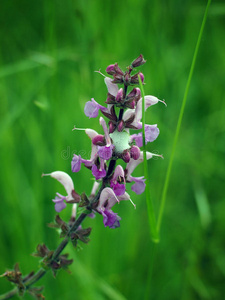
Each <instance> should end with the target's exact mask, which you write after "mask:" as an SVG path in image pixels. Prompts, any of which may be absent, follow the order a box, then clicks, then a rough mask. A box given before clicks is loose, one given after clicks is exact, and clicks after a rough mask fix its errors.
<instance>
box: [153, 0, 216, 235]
mask: <svg viewBox="0 0 225 300" xmlns="http://www.w3.org/2000/svg"><path fill="white" fill-rule="evenodd" d="M210 3H211V0H208V3H207V6H206V9H205V14H204V17H203V20H202V25H201V28H200V31H199V35H198V40H197V43H196V46H195V51H194V55H193V59H192V63H191V68H190V72H189V76H188V80H187V84H186V88H185V92H184V97H183V100H182V105H181V109H180V114H179V118H178V121H177V127H176V132H175V136H174V140H173V146H172V152H171V156H170V160H169V165H168V168H167V172H166V177H165V182H164V186H163V191H162V198H161V204H160V208H159V216H158V221H157V231H158V233H159V232H160V228H161V223H162V216H163V212H164V208H165V202H166V194H167V190H168V186H169V180H170V174H171V170H172V165H173V160H174V156H175V151H176V146H177V140H178V136H179V133H180V128H181V122H182V119H183V115H184V109H185V105H186V101H187V96H188V92H189V88H190V83H191V79H192V75H193V71H194V67H195V63H196V58H197V55H198V50H199V46H200V42H201V39H202V33H203V30H204V27H205V22H206V19H207V15H208V9H209V6H210Z"/></svg>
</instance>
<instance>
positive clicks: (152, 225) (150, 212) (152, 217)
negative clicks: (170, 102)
mask: <svg viewBox="0 0 225 300" xmlns="http://www.w3.org/2000/svg"><path fill="white" fill-rule="evenodd" d="M138 78H139V84H140V88H141V94H142V138H143V154H144V176H145V178H146V189H145V195H146V202H147V209H148V219H149V225H150V233H151V238H152V241H153V242H154V243H158V242H159V236H158V232H157V228H156V218H155V212H154V207H153V202H152V199H151V196H150V186H149V178H148V164H147V157H146V146H145V94H144V89H143V84H142V81H141V78H140V75H138Z"/></svg>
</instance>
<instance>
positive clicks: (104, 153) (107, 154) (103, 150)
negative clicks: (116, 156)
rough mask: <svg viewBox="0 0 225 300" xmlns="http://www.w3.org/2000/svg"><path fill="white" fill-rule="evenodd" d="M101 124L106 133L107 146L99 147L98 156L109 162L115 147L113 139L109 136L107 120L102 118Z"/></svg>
mask: <svg viewBox="0 0 225 300" xmlns="http://www.w3.org/2000/svg"><path fill="white" fill-rule="evenodd" d="M99 122H100V124H101V125H102V127H103V130H104V133H105V141H106V146H98V155H99V157H100V158H102V159H104V160H109V159H110V158H111V157H112V153H113V149H114V145H113V144H112V142H111V138H110V136H109V131H108V128H107V125H106V122H105V120H104V119H103V118H102V117H100V119H99Z"/></svg>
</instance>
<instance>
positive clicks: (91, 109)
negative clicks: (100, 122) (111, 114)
mask: <svg viewBox="0 0 225 300" xmlns="http://www.w3.org/2000/svg"><path fill="white" fill-rule="evenodd" d="M99 109H100V110H102V111H107V108H106V107H104V106H102V105H100V104H98V102H96V101H95V99H94V98H92V99H91V101H88V102H87V103H86V104H85V107H84V113H85V115H86V116H87V117H89V118H96V117H97V116H98V111H99Z"/></svg>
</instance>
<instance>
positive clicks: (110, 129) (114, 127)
mask: <svg viewBox="0 0 225 300" xmlns="http://www.w3.org/2000/svg"><path fill="white" fill-rule="evenodd" d="M115 129H116V125H115V124H114V123H113V122H112V121H109V133H113V132H114V130H115Z"/></svg>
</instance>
